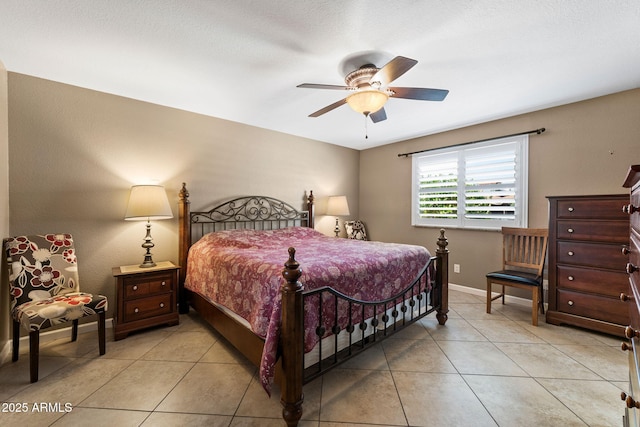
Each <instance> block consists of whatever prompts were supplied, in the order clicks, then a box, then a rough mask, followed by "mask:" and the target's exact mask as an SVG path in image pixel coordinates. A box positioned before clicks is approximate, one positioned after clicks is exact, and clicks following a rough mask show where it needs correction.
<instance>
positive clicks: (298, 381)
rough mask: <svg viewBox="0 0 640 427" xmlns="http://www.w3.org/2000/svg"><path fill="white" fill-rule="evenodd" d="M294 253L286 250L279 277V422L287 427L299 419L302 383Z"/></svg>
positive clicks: (299, 307) (299, 288)
mask: <svg viewBox="0 0 640 427" xmlns="http://www.w3.org/2000/svg"><path fill="white" fill-rule="evenodd" d="M295 255H296V250H295V249H294V248H289V259H288V260H287V262H286V263H285V264H284V270H282V276H283V277H284V278H285V283H283V284H282V287H281V288H280V292H281V294H282V326H281V346H282V372H283V373H284V378H283V381H282V385H281V388H282V394H281V397H280V403H282V408H283V409H282V418H284V420H285V421H286V423H287V425H288V426H291V427H293V426H297V425H298V421H299V420H300V417H302V401H303V400H304V395H303V394H302V381H303V363H304V362H303V355H302V353H303V351H302V346H303V340H304V331H303V329H302V324H303V323H302V319H303V316H304V312H303V307H302V291H303V287H302V284H301V283H300V282H299V281H298V279H300V276H301V275H302V270H301V269H300V264H299V263H298V262H297V261H296V260H295Z"/></svg>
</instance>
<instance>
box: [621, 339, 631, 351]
mask: <svg viewBox="0 0 640 427" xmlns="http://www.w3.org/2000/svg"><path fill="white" fill-rule="evenodd" d="M620 349H621V350H622V351H633V346H632V345H629V343H626V342H624V341H623V342H622V344H620Z"/></svg>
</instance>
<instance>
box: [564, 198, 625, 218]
mask: <svg viewBox="0 0 640 427" xmlns="http://www.w3.org/2000/svg"><path fill="white" fill-rule="evenodd" d="M609 197H611V196H609ZM624 197H626V196H624ZM624 204H625V202H623V201H622V202H621V200H620V198H619V197H618V198H611V199H607V198H604V199H575V200H558V211H557V213H556V215H557V218H582V219H589V218H597V219H620V220H628V217H627V216H626V215H625V213H624V212H622V206H623V205H624Z"/></svg>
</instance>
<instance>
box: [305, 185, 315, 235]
mask: <svg viewBox="0 0 640 427" xmlns="http://www.w3.org/2000/svg"><path fill="white" fill-rule="evenodd" d="M314 199H315V197H314V196H313V190H311V191H310V192H309V197H307V211H308V212H309V220H308V222H307V227H309V228H313V226H314V224H313V223H314V215H315V212H314V207H313V200H314Z"/></svg>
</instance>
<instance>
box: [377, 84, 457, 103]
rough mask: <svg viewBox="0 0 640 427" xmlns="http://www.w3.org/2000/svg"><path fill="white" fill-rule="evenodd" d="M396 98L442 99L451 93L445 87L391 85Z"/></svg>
mask: <svg viewBox="0 0 640 427" xmlns="http://www.w3.org/2000/svg"><path fill="white" fill-rule="evenodd" d="M389 89H390V90H392V91H393V97H394V98H404V99H417V100H419V101H442V100H444V99H445V98H446V97H447V94H448V93H449V91H448V90H445V89H428V88H423V87H390V88H389Z"/></svg>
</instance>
